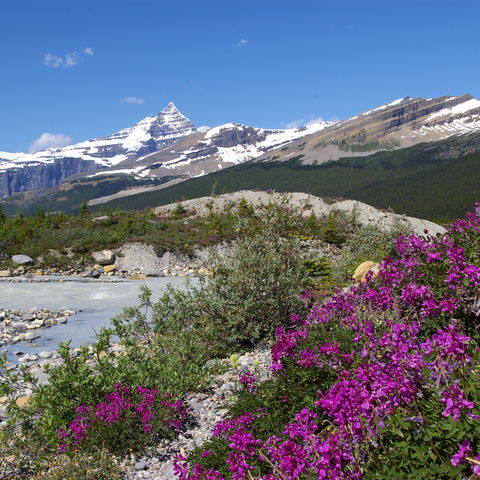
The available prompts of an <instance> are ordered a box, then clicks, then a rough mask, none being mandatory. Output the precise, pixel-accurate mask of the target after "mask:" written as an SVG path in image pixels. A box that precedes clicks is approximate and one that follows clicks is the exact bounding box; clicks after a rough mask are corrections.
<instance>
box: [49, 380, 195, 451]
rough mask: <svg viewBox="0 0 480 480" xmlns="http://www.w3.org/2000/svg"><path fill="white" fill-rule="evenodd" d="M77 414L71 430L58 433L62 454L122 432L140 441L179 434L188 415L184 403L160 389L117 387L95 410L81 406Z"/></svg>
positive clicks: (94, 407) (70, 425) (70, 427)
mask: <svg viewBox="0 0 480 480" xmlns="http://www.w3.org/2000/svg"><path fill="white" fill-rule="evenodd" d="M75 413H76V416H75V418H74V419H73V420H72V421H71V422H70V423H69V425H68V427H67V428H66V429H61V430H59V431H58V437H59V439H60V440H61V442H60V446H59V450H60V451H61V452H64V451H67V450H69V449H70V448H81V447H82V446H84V445H86V444H88V443H89V441H91V440H93V441H100V442H102V437H108V435H110V434H118V431H119V430H121V429H122V428H126V429H132V431H131V432H130V433H131V436H133V437H136V438H138V437H145V436H148V435H154V434H158V433H159V431H165V430H172V431H178V430H180V429H181V428H182V426H183V423H184V420H185V418H186V417H187V415H188V412H187V409H186V407H185V405H184V404H183V402H182V401H181V400H178V399H175V398H173V397H172V395H170V394H169V393H166V394H164V395H160V392H159V391H158V390H156V389H148V388H146V387H143V386H138V387H136V388H131V387H128V386H124V385H121V384H116V385H115V386H114V391H113V392H111V393H109V394H108V395H106V397H105V400H104V401H103V402H101V403H98V404H97V405H95V406H93V407H91V406H89V405H80V406H78V407H77V408H76V409H75ZM94 437H95V438H94ZM103 441H106V440H105V438H104V439H103ZM106 443H108V441H106Z"/></svg>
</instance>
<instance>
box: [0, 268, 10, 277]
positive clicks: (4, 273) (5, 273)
mask: <svg viewBox="0 0 480 480" xmlns="http://www.w3.org/2000/svg"><path fill="white" fill-rule="evenodd" d="M11 275H12V272H10V270H0V277H10V276H11Z"/></svg>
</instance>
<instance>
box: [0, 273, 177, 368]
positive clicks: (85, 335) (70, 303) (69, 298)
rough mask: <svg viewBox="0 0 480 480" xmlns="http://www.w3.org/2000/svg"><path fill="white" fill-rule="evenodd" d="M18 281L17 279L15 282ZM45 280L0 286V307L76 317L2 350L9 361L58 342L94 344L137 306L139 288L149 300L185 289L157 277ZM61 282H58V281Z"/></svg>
mask: <svg viewBox="0 0 480 480" xmlns="http://www.w3.org/2000/svg"><path fill="white" fill-rule="evenodd" d="M17 280H18V279H17ZM45 280H46V279H45V277H43V278H42V277H39V278H37V279H35V278H34V279H28V280H25V281H15V282H1V283H0V306H2V307H3V308H8V309H15V308H18V309H22V310H28V309H30V308H35V307H36V308H48V309H52V310H62V309H71V310H75V311H76V312H77V313H76V314H75V315H74V316H72V317H69V318H68V322H67V323H65V324H59V325H54V326H52V327H50V328H45V329H38V330H34V331H35V333H37V334H39V335H40V338H37V339H36V340H34V343H27V342H20V343H16V344H14V345H6V346H3V347H1V349H0V350H1V351H6V352H7V354H8V357H9V359H10V360H12V359H13V354H14V352H23V353H38V352H40V351H45V350H46V351H52V350H55V349H56V348H57V346H58V344H59V343H60V342H65V341H67V340H71V341H72V346H73V347H77V346H80V345H85V344H89V343H93V342H94V341H95V334H96V332H98V331H99V330H100V329H101V328H102V327H104V326H107V325H108V324H109V323H110V319H111V318H113V317H114V316H116V315H118V314H119V313H121V312H122V310H123V308H125V307H131V306H134V305H136V304H137V302H138V294H139V291H140V286H141V285H146V286H148V287H149V288H150V289H151V290H152V292H153V295H152V299H153V300H156V299H158V298H159V296H160V295H161V293H162V291H163V290H164V289H165V287H166V286H167V284H169V283H171V284H172V285H174V286H175V287H178V288H184V286H185V283H186V278H185V277H158V278H146V279H143V280H123V279H115V278H114V277H108V280H103V279H98V280H90V281H85V280H83V279H79V278H78V277H53V278H51V279H50V280H51V281H48V282H47V281H45ZM59 280H61V281H59Z"/></svg>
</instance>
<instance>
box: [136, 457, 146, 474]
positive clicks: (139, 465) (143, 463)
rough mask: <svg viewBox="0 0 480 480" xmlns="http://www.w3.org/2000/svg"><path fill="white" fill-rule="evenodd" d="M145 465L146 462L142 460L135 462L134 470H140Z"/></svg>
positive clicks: (143, 468)
mask: <svg viewBox="0 0 480 480" xmlns="http://www.w3.org/2000/svg"><path fill="white" fill-rule="evenodd" d="M146 466H147V462H145V461H144V460H140V461H139V462H137V463H136V464H135V470H137V471H140V470H145V467H146Z"/></svg>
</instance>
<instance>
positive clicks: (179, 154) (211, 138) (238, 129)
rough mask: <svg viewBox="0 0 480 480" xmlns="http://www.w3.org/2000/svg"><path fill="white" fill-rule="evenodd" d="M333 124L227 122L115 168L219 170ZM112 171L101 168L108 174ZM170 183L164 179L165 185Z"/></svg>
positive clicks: (157, 172) (186, 174)
mask: <svg viewBox="0 0 480 480" xmlns="http://www.w3.org/2000/svg"><path fill="white" fill-rule="evenodd" d="M329 125H331V122H317V123H313V124H311V125H309V127H308V128H292V129H286V130H267V129H263V128H255V127H249V126H247V125H241V124H238V123H227V124H225V125H220V126H219V127H214V128H212V129H210V130H208V131H206V132H197V133H196V134H194V135H190V136H188V137H186V138H184V139H182V140H180V141H178V142H177V143H175V145H173V146H172V147H169V148H164V149H163V150H160V151H158V152H155V153H153V154H151V155H147V156H145V157H143V158H140V159H136V160H135V161H132V160H127V161H125V162H123V163H122V164H120V165H118V166H117V167H115V168H114V170H115V171H116V172H118V171H119V169H122V170H121V171H123V172H125V173H129V174H134V175H139V176H142V177H145V176H150V177H157V178H166V177H172V176H175V177H177V179H176V180H175V181H178V177H181V178H183V179H187V178H192V177H198V176H201V175H205V174H208V173H211V172H216V171H217V170H220V169H222V168H225V167H229V166H232V165H237V164H239V163H243V162H246V161H248V160H252V159H254V158H257V157H258V156H260V155H262V154H263V153H264V152H267V151H270V150H272V149H274V148H276V147H279V146H283V145H286V144H288V143H290V142H291V141H293V140H296V139H299V138H304V137H305V136H307V135H310V134H312V133H314V132H318V131H320V130H322V129H324V128H326V127H328V126H329ZM108 173H109V172H108V170H106V171H105V172H99V174H100V175H107V174H108ZM168 185H170V184H169V183H165V185H164V186H168Z"/></svg>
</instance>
